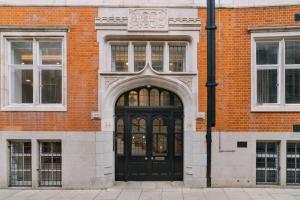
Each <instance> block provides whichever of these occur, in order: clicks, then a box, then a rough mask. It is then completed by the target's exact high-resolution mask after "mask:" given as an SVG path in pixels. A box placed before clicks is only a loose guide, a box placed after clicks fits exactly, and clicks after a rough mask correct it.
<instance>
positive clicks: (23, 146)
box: [9, 141, 32, 186]
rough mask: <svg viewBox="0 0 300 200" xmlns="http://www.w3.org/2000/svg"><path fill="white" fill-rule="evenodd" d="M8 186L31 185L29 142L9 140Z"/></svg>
mask: <svg viewBox="0 0 300 200" xmlns="http://www.w3.org/2000/svg"><path fill="white" fill-rule="evenodd" d="M9 149H10V186H31V184H32V175H31V174H32V173H31V142H27V141H26V142H25V141H11V142H10V143H9Z"/></svg>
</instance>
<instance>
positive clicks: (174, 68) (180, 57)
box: [169, 45, 186, 72]
mask: <svg viewBox="0 0 300 200" xmlns="http://www.w3.org/2000/svg"><path fill="white" fill-rule="evenodd" d="M185 49H186V48H185V46H182V45H179V46H173V45H172V46H170V47H169V65H170V66H169V70H170V71H171V72H183V71H184V69H185Z"/></svg>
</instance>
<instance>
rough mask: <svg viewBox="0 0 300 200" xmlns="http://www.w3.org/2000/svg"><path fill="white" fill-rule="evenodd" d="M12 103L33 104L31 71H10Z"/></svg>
mask: <svg viewBox="0 0 300 200" xmlns="http://www.w3.org/2000/svg"><path fill="white" fill-rule="evenodd" d="M11 81H12V83H11V85H12V90H11V91H10V92H11V99H12V103H32V102H33V87H32V82H33V71H32V70H21V69H15V70H12V78H11Z"/></svg>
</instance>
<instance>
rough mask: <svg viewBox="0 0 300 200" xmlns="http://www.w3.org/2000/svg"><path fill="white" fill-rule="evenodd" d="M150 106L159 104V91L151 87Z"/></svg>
mask: <svg viewBox="0 0 300 200" xmlns="http://www.w3.org/2000/svg"><path fill="white" fill-rule="evenodd" d="M150 106H159V91H158V89H152V90H151V91H150Z"/></svg>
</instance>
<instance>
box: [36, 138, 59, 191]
mask: <svg viewBox="0 0 300 200" xmlns="http://www.w3.org/2000/svg"><path fill="white" fill-rule="evenodd" d="M61 165H62V157H61V142H40V169H39V183H40V186H61V185H62V178H61V176H62V170H61Z"/></svg>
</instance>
